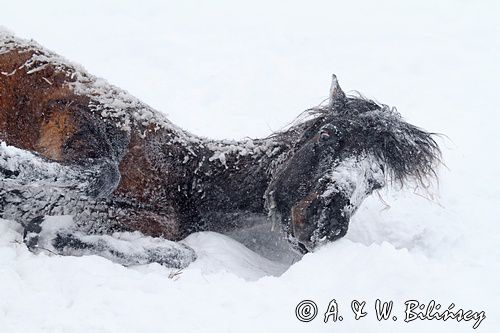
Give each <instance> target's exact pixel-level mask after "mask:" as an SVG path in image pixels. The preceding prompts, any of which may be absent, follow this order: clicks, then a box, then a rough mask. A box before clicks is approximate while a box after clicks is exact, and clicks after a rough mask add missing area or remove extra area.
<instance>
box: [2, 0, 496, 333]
mask: <svg viewBox="0 0 500 333" xmlns="http://www.w3.org/2000/svg"><path fill="white" fill-rule="evenodd" d="M499 10H500V6H499V3H498V2H497V1H481V2H471V1H452V0H447V1H441V2H439V3H437V2H431V1H428V2H423V1H406V2H396V1H390V0H385V1H377V2H369V1H359V2H357V1H350V2H346V1H344V2H336V3H334V2H332V1H324V2H315V1H312V2H308V4H307V5H304V3H303V2H297V3H295V2H290V3H287V5H286V6H284V5H283V3H280V2H269V1H266V2H261V1H254V2H252V3H251V4H250V3H247V4H242V3H237V2H232V1H220V2H206V3H199V2H195V1H183V2H182V3H180V2H177V3H174V2H169V1H152V2H148V3H141V5H137V4H136V3H133V2H125V1H107V2H105V3H104V2H100V1H97V0H94V1H85V2H83V1H82V2H60V3H58V4H54V3H42V2H35V1H32V2H29V1H16V2H14V1H10V2H6V3H4V4H2V11H1V13H0V18H1V22H2V24H3V25H5V26H6V27H7V28H8V29H10V30H11V31H13V32H15V33H16V34H17V35H18V36H20V37H23V38H34V39H35V40H37V42H39V43H40V44H41V45H44V46H46V47H47V48H48V49H53V50H54V51H56V52H57V53H59V54H61V55H63V56H64V57H66V58H67V59H71V60H72V61H75V62H77V63H81V64H83V65H84V66H85V67H86V68H87V69H88V70H89V72H91V73H93V74H95V75H97V76H99V77H104V78H106V79H107V80H109V81H110V82H112V83H113V84H115V85H116V86H119V87H122V88H124V89H126V90H127V91H129V92H131V93H132V94H133V95H135V96H137V97H138V98H140V99H141V100H143V101H144V102H146V103H148V104H149V105H152V106H153V107H154V108H155V109H157V110H162V111H164V112H166V113H167V114H168V118H169V120H170V121H171V122H172V123H173V124H176V125H177V126H179V127H180V128H184V129H187V130H189V132H192V133H196V134H199V135H202V136H207V137H213V138H240V137H245V136H248V137H264V136H267V135H268V134H270V133H271V132H272V131H273V130H278V129H280V128H282V127H284V126H285V125H286V124H288V123H289V122H290V121H292V120H293V119H294V118H295V117H296V116H297V115H298V114H299V112H300V111H301V110H303V109H305V108H308V107H311V106H314V105H317V104H319V103H320V102H321V101H322V100H324V99H325V97H326V96H327V95H328V85H329V83H330V78H331V76H330V75H331V74H332V73H335V74H337V77H338V78H339V81H340V84H341V86H342V87H343V89H344V90H345V91H349V90H354V89H357V90H359V91H361V92H362V93H363V94H364V95H366V96H367V97H370V98H375V99H377V100H378V101H380V102H384V103H388V104H390V105H395V106H397V107H398V110H399V111H400V112H401V114H402V115H403V116H404V117H405V118H406V119H407V120H408V121H409V122H411V123H413V124H415V125H418V126H421V127H423V128H425V129H427V130H430V131H434V132H440V133H443V134H445V135H446V136H445V137H443V138H442V139H441V140H440V144H441V147H442V149H443V153H444V156H443V160H444V162H445V164H446V166H444V167H442V169H441V173H440V182H439V187H434V188H431V189H429V192H430V198H429V196H427V197H426V198H424V197H422V196H420V195H419V194H418V193H417V194H415V193H414V191H413V190H412V189H403V190H402V191H400V190H398V189H396V188H391V189H386V190H383V191H381V192H380V193H379V194H380V197H381V199H380V198H379V196H378V195H376V194H375V195H372V196H371V197H370V198H368V199H367V200H365V202H364V203H363V205H362V206H361V207H360V208H359V209H358V211H357V213H356V214H355V215H354V217H353V219H352V221H351V225H350V230H349V232H348V234H347V236H346V237H345V238H344V239H341V240H339V241H337V242H335V243H332V244H328V245H325V246H324V247H322V248H321V249H319V250H318V251H316V252H315V253H311V254H307V255H306V256H304V257H303V258H302V259H301V260H298V261H296V262H295V263H294V264H293V265H291V267H289V268H288V269H287V267H288V266H289V265H290V264H291V261H290V262H285V261H284V260H277V261H276V260H275V261H270V260H268V259H265V258H264V257H263V256H262V255H259V254H256V253H255V252H252V251H250V250H249V249H247V248H245V247H243V246H242V245H241V244H240V243H238V242H236V241H234V240H232V239H230V238H228V237H227V236H223V235H218V234H213V233H199V234H194V235H191V236H190V237H188V238H187V239H186V240H185V242H187V243H188V244H189V245H190V246H191V247H193V248H194V249H195V250H196V251H197V253H198V256H199V257H198V260H197V261H195V262H194V263H193V264H192V265H191V266H189V267H188V268H187V269H184V270H182V271H180V272H178V271H173V270H170V269H166V268H164V267H162V266H160V265H157V264H151V265H142V266H134V267H128V268H126V267H124V266H121V265H119V264H115V263H112V262H111V261H109V260H107V259H104V258H101V257H97V256H83V257H57V256H51V255H50V254H48V253H40V254H38V255H34V254H32V253H30V252H29V251H28V250H27V249H26V247H25V246H24V245H23V244H21V243H20V239H21V233H20V232H21V230H20V227H19V225H18V224H16V223H14V222H12V221H6V220H2V221H0V282H1V283H0V330H1V332H138V331H140V332H151V331H160V332H161V331H174V332H199V331H203V332H250V331H252V332H255V331H257V332H272V331H280V332H281V331H283V332H301V331H315V332H323V331H324V332H331V331H340V332H352V331H362V332H363V331H369V332H387V331H398V332H399V331H403V332H420V331H423V330H428V331H439V332H470V331H472V330H473V329H472V325H473V322H472V321H470V322H464V321H461V322H457V321H454V320H448V321H446V322H443V321H435V320H434V321H420V320H417V321H413V322H410V323H405V322H404V321H403V316H404V301H406V300H410V299H417V300H419V301H421V302H422V303H427V302H429V301H430V300H432V299H433V300H436V302H438V303H440V304H442V306H443V308H447V307H448V306H449V305H450V304H451V303H454V304H455V307H456V308H463V309H464V310H468V309H472V310H474V311H481V310H484V311H485V313H486V319H485V320H484V321H483V322H482V323H481V324H480V326H479V328H478V329H477V330H478V331H481V332H496V331H497V330H498V327H499V326H500V318H499V317H498V313H499V310H500V301H499V299H500V288H498V281H499V280H500V267H499V263H500V250H499V247H498V238H499V235H500V233H499V232H500V223H498V222H499V220H498V216H500V205H499V204H498V203H499V202H500V191H499V185H500V169H499V168H498V165H500V157H499V156H500V155H499V154H497V150H498V149H497V145H498V139H499V134H498V133H499V132H498V121H499V120H500V117H499V116H498V112H497V109H498V107H497V105H496V98H497V97H498V91H497V90H498V89H497V87H498V84H497V78H498V77H499V76H500V63H499V62H498V58H499V56H500V54H499V53H500V45H499V44H500V41H499V39H498V35H499V33H500V24H499V23H498V16H499V14H498V13H499ZM33 69H36V68H33ZM0 72H2V70H1V68H0ZM6 74H7V75H8V74H9V73H6ZM4 75H5V74H4ZM225 149H228V150H230V149H232V148H224V150H221V151H220V154H219V155H217V154H214V158H215V159H217V160H218V161H220V162H221V163H223V159H224V157H222V156H224V154H225V153H226V150H225ZM237 149H239V148H237ZM249 149H253V148H252V145H251V144H249ZM240 153H241V152H240ZM221 158H222V159H221ZM250 243H251V241H248V243H247V242H245V244H246V245H249V244H250ZM249 246H250V245H249ZM279 248H280V251H281V247H279ZM263 255H265V253H263ZM267 257H269V255H267ZM287 258H288V257H287ZM284 270H286V271H285V272H284V273H283V274H281V273H282V272H283V271H284ZM333 298H335V299H336V300H337V302H338V303H339V306H340V311H341V314H342V315H343V317H344V320H343V321H342V322H336V323H332V322H329V323H326V324H325V323H323V321H322V319H323V318H322V317H323V313H324V311H325V310H326V306H327V305H328V303H329V302H330V300H331V299H333ZM377 298H379V299H381V300H382V301H388V300H393V301H394V302H395V303H394V309H395V310H394V311H396V312H395V314H396V315H397V316H398V320H397V321H395V322H394V321H392V320H388V321H387V322H384V321H382V322H378V321H377V320H376V318H375V315H374V312H373V304H374V302H375V300H376V299H377ZM304 299H310V300H314V301H315V302H316V303H317V304H318V307H319V311H320V313H319V315H318V317H317V318H316V319H315V320H313V321H312V322H310V323H302V322H299V321H298V320H297V319H296V318H295V306H296V305H297V304H298V303H299V302H300V301H301V300H304ZM353 299H357V300H360V301H362V300H365V301H367V306H366V311H368V316H367V317H365V318H362V319H360V320H354V319H353V314H352V312H351V311H350V302H351V300H353Z"/></svg>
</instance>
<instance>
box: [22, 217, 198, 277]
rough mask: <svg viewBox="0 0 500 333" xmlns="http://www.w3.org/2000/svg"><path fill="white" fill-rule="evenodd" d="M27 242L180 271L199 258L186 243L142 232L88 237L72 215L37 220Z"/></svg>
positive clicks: (40, 247) (27, 233)
mask: <svg viewBox="0 0 500 333" xmlns="http://www.w3.org/2000/svg"><path fill="white" fill-rule="evenodd" d="M24 239H25V243H26V244H27V245H28V246H30V245H31V246H33V245H34V248H35V249H36V250H37V251H48V252H51V253H56V254H61V255H70V256H83V255H99V256H101V257H104V258H106V259H109V260H111V261H113V262H117V263H120V264H122V265H124V266H131V265H143V264H149V263H153V262H156V263H159V264H161V265H164V266H167V267H172V268H179V269H180V268H185V267H186V266H188V265H189V264H190V263H191V262H192V261H194V260H195V259H196V254H195V252H194V250H193V249H191V248H190V247H188V246H187V245H185V244H182V243H178V242H173V241H169V240H166V239H162V238H154V237H149V236H144V235H142V234H141V233H139V232H115V233H113V234H111V235H97V234H94V235H92V234H85V233H84V232H82V231H81V230H79V229H78V227H75V225H74V222H73V221H72V217H71V216H57V217H53V216H50V217H49V216H48V217H40V218H36V219H34V220H32V221H31V222H30V223H29V224H28V225H27V226H26V228H25V232H24Z"/></svg>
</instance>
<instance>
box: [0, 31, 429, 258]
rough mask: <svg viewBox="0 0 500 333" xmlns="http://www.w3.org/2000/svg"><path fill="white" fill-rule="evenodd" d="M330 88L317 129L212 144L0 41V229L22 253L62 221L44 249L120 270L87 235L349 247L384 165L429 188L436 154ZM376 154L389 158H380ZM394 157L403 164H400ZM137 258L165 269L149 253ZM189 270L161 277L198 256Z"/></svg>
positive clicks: (41, 54) (39, 52)
mask: <svg viewBox="0 0 500 333" xmlns="http://www.w3.org/2000/svg"><path fill="white" fill-rule="evenodd" d="M334 83H335V84H333V85H332V91H331V99H330V103H329V105H328V106H327V107H325V108H318V109H316V110H313V111H314V112H313V113H315V114H316V116H315V117H314V119H311V120H308V121H305V122H303V123H300V124H298V125H296V126H293V127H292V128H290V129H289V130H287V131H283V132H279V133H276V134H275V135H272V136H270V137H268V138H264V139H258V140H253V139H248V140H244V141H227V140H218V141H216V140H209V139H206V138H201V137H198V136H195V135H193V134H191V133H188V132H186V131H184V130H182V129H180V128H178V127H177V126H175V125H173V124H172V123H170V122H169V121H168V120H167V119H166V118H165V117H164V116H163V115H162V114H160V113H158V112H156V111H155V110H153V109H152V108H150V107H149V106H147V105H146V104H144V103H142V102H140V101H139V100H137V99H135V98H134V97H132V96H130V95H129V94H127V93H126V92H124V91H122V90H120V89H118V88H116V87H114V86H112V85H110V84H108V83H107V82H105V81H103V80H101V79H98V78H95V77H93V76H92V75H90V74H88V73H86V72H85V70H83V69H82V68H80V67H79V66H78V65H75V64H71V63H70V62H68V61H66V60H65V59H63V58H61V57H59V56H58V55H56V54H54V53H52V52H50V51H47V50H45V49H43V48H42V47H41V46H39V45H38V44H36V43H34V42H32V41H25V40H22V39H18V38H15V37H13V36H12V35H10V34H8V33H3V32H0V141H3V143H2V146H0V181H1V182H0V195H1V200H0V208H1V210H0V217H2V218H9V219H14V220H17V221H19V222H21V223H22V224H23V225H25V227H26V230H27V232H25V234H26V237H27V239H28V242H27V243H28V245H29V244H30V243H33V244H36V243H37V241H38V240H39V239H38V236H39V235H38V234H40V233H41V229H42V228H41V226H42V225H43V224H44V223H45V224H47V223H48V222H43V221H44V219H43V218H41V217H43V216H51V215H71V216H73V219H74V221H75V226H73V227H72V229H71V230H70V231H68V232H66V233H65V236H64V237H62V236H61V235H62V233H58V234H57V235H56V234H54V235H52V236H53V237H55V240H54V241H52V243H51V244H52V245H54V244H58V247H57V246H56V248H55V250H56V251H57V252H60V253H63V254H72V253H75V252H74V251H73V252H71V251H70V249H71V248H76V249H78V251H80V252H78V253H81V251H82V249H90V250H89V251H90V252H92V251H94V252H99V251H101V252H102V251H103V249H106V251H107V252H106V253H108V254H109V255H108V257H111V258H116V257H120V258H123V257H124V256H125V255H123V254H120V255H117V253H118V252H119V251H117V250H116V246H115V247H113V246H114V245H113V246H112V250H110V249H109V248H107V247H106V246H105V244H107V243H106V242H105V241H104V240H103V239H104V238H103V239H100V240H99V241H96V242H93V243H92V242H90V241H88V240H89V238H88V237H90V236H89V235H96V234H101V235H103V234H111V233H113V232H117V231H118V232H133V231H139V232H141V233H142V234H144V235H147V236H152V237H162V238H165V239H168V240H171V241H177V240H180V239H182V238H184V237H186V236H187V235H189V234H190V233H193V232H195V231H203V230H211V231H218V232H226V231H230V230H232V229H235V228H239V227H240V223H241V221H242V220H245V219H246V220H248V217H252V216H255V217H259V218H266V217H267V216H268V215H269V216H270V218H271V219H272V220H273V222H274V223H280V224H281V225H282V226H283V228H284V229H285V231H286V232H287V233H288V235H289V236H290V240H291V243H292V244H293V245H294V246H296V247H297V248H298V249H299V250H301V251H307V250H311V249H312V248H314V246H316V245H317V244H319V243H320V242H321V241H324V240H325V239H327V240H330V241H331V240H335V239H337V238H339V237H342V236H343V235H344V234H345V232H346V231H347V225H348V221H349V218H350V216H351V215H352V214H353V213H354V211H355V209H356V208H357V207H358V206H359V204H360V203H361V201H362V200H363V199H364V198H365V197H366V196H367V195H369V194H370V193H371V192H372V191H373V190H374V189H376V188H379V187H381V186H383V185H384V181H385V178H386V177H385V176H384V171H383V169H384V164H385V165H386V166H387V165H388V166H389V167H390V168H392V170H394V172H395V175H396V176H397V177H396V178H398V179H403V178H404V177H405V176H407V175H417V176H419V175H420V174H423V175H424V176H425V175H427V174H428V173H429V172H430V171H432V170H433V168H432V163H433V161H434V160H435V157H436V151H438V148H437V145H435V142H434V141H433V140H432V139H430V137H429V135H428V133H426V132H423V131H419V130H418V129H416V128H415V127H411V125H408V124H406V123H404V122H402V121H401V120H399V119H398V118H397V116H396V115H395V114H393V113H391V112H388V111H387V110H385V109H384V108H381V107H380V106H379V105H377V104H375V103H373V102H371V101H367V100H363V99H359V98H347V97H346V96H345V95H344V94H343V92H342V91H341V90H340V87H339V86H338V84H337V83H336V81H335V80H334ZM363 117H364V118H363ZM356 124H357V125H356ZM384 124H385V125H384ZM388 124H392V125H391V126H393V127H394V128H395V130H396V132H400V133H401V132H404V133H406V134H407V137H399V138H396V139H394V140H392V141H391V140H390V139H387V137H388V136H387V134H389V137H394V133H393V132H392V131H391V128H390V125H388ZM384 126H385V127H384ZM374 130H376V131H377V135H379V136H378V137H376V138H374V135H373V134H374V133H373V131H374ZM370 131H372V132H370ZM405 131H406V132H405ZM363 134H364V135H365V136H368V137H370V138H373V142H369V143H368V144H367V142H364V141H363V140H362V139H360V138H359V135H363ZM410 134H411V135H413V137H411V135H410ZM409 138H410V139H411V140H413V141H412V142H410V143H408V140H409ZM400 141H401V142H400ZM403 141H404V142H403ZM380 142H383V144H387V143H388V144H392V145H393V146H394V147H392V146H390V147H389V148H388V149H386V150H387V152H389V153H390V154H388V153H387V152H385V153H384V152H381V151H380ZM8 146H9V147H8ZM10 146H14V147H16V148H15V149H14V148H11V147H10ZM391 147H392V148H391ZM401 147H403V148H405V149H408V153H409V154H410V155H412V156H413V161H410V162H411V163H410V162H407V163H405V162H404V161H401V159H402V158H405V157H406V156H404V154H403V153H400V155H401V156H397V154H398V153H397V151H398V149H400V148H401ZM19 149H20V150H19ZM377 149H378V150H377ZM26 151H28V152H31V153H32V154H34V155H30V153H26ZM393 155H396V156H393ZM417 155H418V156H417ZM391 158H392V159H395V161H392V160H391ZM398 163H399V164H400V168H398V165H397V164H398ZM426 165H427V166H426ZM353 170H354V172H353ZM398 172H399V173H398ZM33 221H34V222H33ZM30 234H33V235H32V236H33V237H32V238H31V240H32V241H29V239H30ZM75 235H76V236H75ZM85 237H87V238H85ZM106 239H107V238H106ZM87 241H88V242H87ZM89 242H90V243H92V244H90V243H89ZM86 244H87V245H86ZM88 244H90V245H88ZM115 245H116V244H115ZM117 246H118V245H117ZM176 249H177V250H176V251H177V252H175V251H174V252H175V253H177V254H176V255H178V254H179V253H180V252H182V251H187V250H186V249H185V248H184V247H177V248H176ZM148 251H149V252H148V253H150V254H151V253H152V252H151V251H152V250H151V249H148ZM153 252H154V251H153ZM160 252H161V251H160ZM164 253H166V254H165V255H166V256H167V257H169V256H170V257H172V256H174V257H175V256H176V255H173V254H172V252H171V251H170V252H169V251H166V252H165V251H164ZM141 258H142V259H141V260H142V261H140V262H143V261H144V260H145V261H147V260H148V259H147V258H150V259H151V258H153V259H151V260H152V261H161V262H163V263H167V264H168V260H164V259H162V260H159V259H158V253H157V252H154V255H151V256H149V257H147V258H146V259H144V257H141ZM187 258H188V259H186V260H187V261H186V262H182V260H181V261H179V260H177V261H175V264H172V262H171V264H172V265H177V266H183V265H185V264H186V263H187V262H189V260H193V258H194V256H193V255H192V254H191V255H188V256H187ZM122 261H123V260H122Z"/></svg>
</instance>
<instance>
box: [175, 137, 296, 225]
mask: <svg viewBox="0 0 500 333" xmlns="http://www.w3.org/2000/svg"><path fill="white" fill-rule="evenodd" d="M170 137H171V141H172V142H177V143H181V145H182V146H183V148H184V149H181V150H177V151H178V152H179V155H177V156H174V157H173V158H175V159H176V160H177V161H183V162H184V163H183V167H182V170H180V169H179V170H178V172H179V173H182V174H183V175H184V178H183V179H184V180H183V181H184V184H183V186H184V188H186V193H185V197H186V198H188V200H189V206H190V207H192V208H194V210H196V212H197V214H198V218H197V219H198V220H199V219H201V220H205V221H204V223H208V224H210V223H212V222H213V221H206V220H207V219H208V220H211V219H213V220H221V219H224V217H223V215H224V216H228V215H231V216H235V215H237V214H246V215H248V214H265V209H264V193H265V191H266V189H267V186H268V185H269V182H270V180H271V178H272V176H273V174H274V173H275V171H276V169H277V168H278V167H279V165H280V164H281V163H282V162H283V161H284V160H285V159H286V157H287V156H288V155H289V152H290V151H291V148H290V147H291V146H292V144H291V142H290V140H288V139H286V138H284V137H281V136H280V135H275V136H272V137H269V138H265V139H246V140H241V141H230V140H209V139H203V138H199V137H195V136H192V135H189V134H187V133H185V132H184V133H182V134H181V135H177V136H175V135H172V134H170ZM179 178H182V177H179ZM208 229H209V230H215V229H216V228H215V229H214V228H208Z"/></svg>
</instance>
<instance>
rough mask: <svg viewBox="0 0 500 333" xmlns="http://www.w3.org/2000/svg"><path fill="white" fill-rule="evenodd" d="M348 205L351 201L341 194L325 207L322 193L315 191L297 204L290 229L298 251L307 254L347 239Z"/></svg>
mask: <svg viewBox="0 0 500 333" xmlns="http://www.w3.org/2000/svg"><path fill="white" fill-rule="evenodd" d="M348 203H349V200H348V199H347V198H345V197H343V196H341V195H338V196H336V197H335V198H333V200H329V203H328V204H325V202H324V200H323V198H322V197H321V195H320V194H318V193H316V192H312V193H310V194H309V195H307V196H306V197H305V198H304V199H302V200H301V201H299V202H298V203H297V204H295V205H294V206H293V207H292V209H291V226H290V236H291V237H292V238H293V240H294V241H293V242H292V243H293V245H294V248H295V249H296V250H297V251H298V252H300V253H302V254H305V253H308V252H311V251H313V250H314V249H315V248H317V247H318V246H320V245H323V244H326V243H328V242H332V241H335V240H337V239H339V238H341V237H343V236H344V235H345V234H346V233H347V228H348V225H349V220H350V218H349V216H348V215H349V214H347V213H346V212H344V210H343V208H344V207H345V205H346V204H348Z"/></svg>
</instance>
